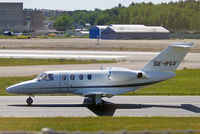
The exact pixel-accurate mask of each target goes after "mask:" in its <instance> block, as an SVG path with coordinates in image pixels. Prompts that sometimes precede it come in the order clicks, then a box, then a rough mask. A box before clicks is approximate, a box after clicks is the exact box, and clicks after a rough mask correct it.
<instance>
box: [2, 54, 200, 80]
mask: <svg viewBox="0 0 200 134" xmlns="http://www.w3.org/2000/svg"><path fill="white" fill-rule="evenodd" d="M157 54H158V53H157V52H129V51H127V52H124V51H123V52H120V51H72V50H71V51H69V50H68V51H64V50H0V57H4V58H5V57H6V58H9V57H12V58H61V59H63V58H66V59H95V60H113V59H115V60H116V61H118V63H114V64H105V65H104V64H81V65H78V64H75V65H35V66H8V67H5V66H1V67H0V77H7V76H30V75H38V74H40V73H42V72H44V71H52V70H82V69H84V70H87V69H99V68H101V66H102V65H103V66H105V67H123V68H129V69H133V70H134V69H140V68H142V67H143V66H144V65H145V64H146V63H147V62H149V61H150V60H152V59H153V58H154V57H155V56H156V55H157ZM199 57H200V53H189V54H188V55H187V56H186V57H185V58H184V60H183V62H182V63H181V64H180V66H179V68H178V69H183V68H188V69H197V68H199V67H200V58H199Z"/></svg>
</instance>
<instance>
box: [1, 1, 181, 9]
mask: <svg viewBox="0 0 200 134" xmlns="http://www.w3.org/2000/svg"><path fill="white" fill-rule="evenodd" d="M170 1H178V0H0V2H23V3H24V8H32V9H35V8H37V9H54V10H56V9H58V10H66V11H73V10H94V9H95V8H99V9H102V10H104V9H109V8H112V7H115V6H118V4H119V3H121V4H122V5H124V6H128V5H130V4H131V3H132V2H135V3H141V2H152V3H154V4H158V3H161V2H163V3H168V2H170Z"/></svg>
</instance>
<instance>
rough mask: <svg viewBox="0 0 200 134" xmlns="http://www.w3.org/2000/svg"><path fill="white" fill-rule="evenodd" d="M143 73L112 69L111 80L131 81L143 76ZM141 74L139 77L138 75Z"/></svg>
mask: <svg viewBox="0 0 200 134" xmlns="http://www.w3.org/2000/svg"><path fill="white" fill-rule="evenodd" d="M142 75H143V74H142V73H138V72H129V71H110V77H109V78H110V80H112V81H130V80H134V79H137V78H141V77H142ZM138 76H139V77H138Z"/></svg>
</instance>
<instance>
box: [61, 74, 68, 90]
mask: <svg viewBox="0 0 200 134" xmlns="http://www.w3.org/2000/svg"><path fill="white" fill-rule="evenodd" d="M68 87H69V78H68V75H67V74H61V76H60V92H61V93H67V92H69V91H68V90H69V88H68Z"/></svg>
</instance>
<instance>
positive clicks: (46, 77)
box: [37, 73, 54, 80]
mask: <svg viewBox="0 0 200 134" xmlns="http://www.w3.org/2000/svg"><path fill="white" fill-rule="evenodd" d="M53 78H54V76H53V74H47V73H42V74H41V75H39V76H38V77H37V79H38V80H53Z"/></svg>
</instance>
